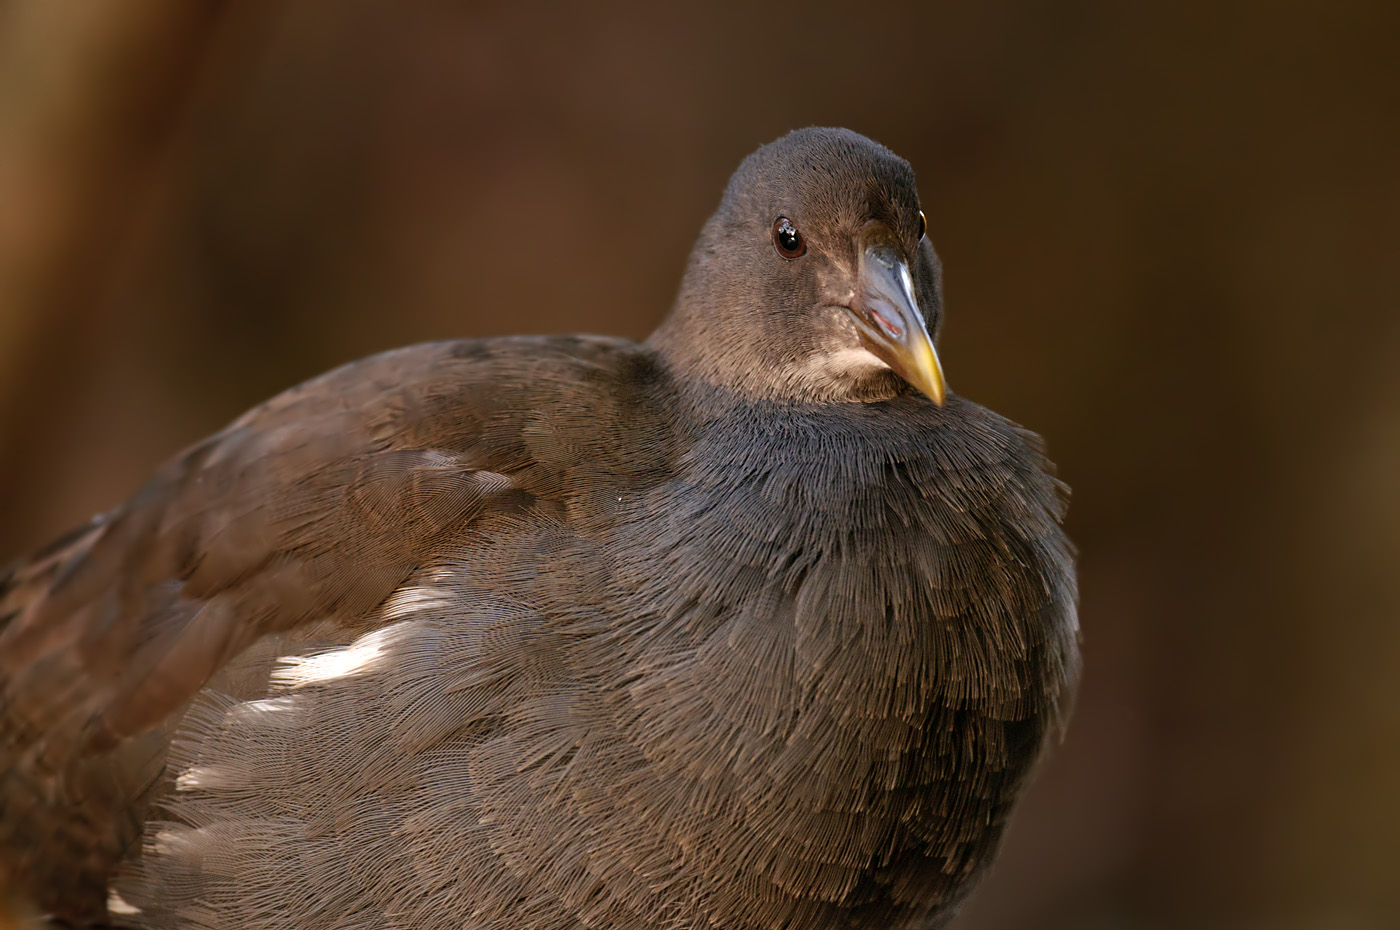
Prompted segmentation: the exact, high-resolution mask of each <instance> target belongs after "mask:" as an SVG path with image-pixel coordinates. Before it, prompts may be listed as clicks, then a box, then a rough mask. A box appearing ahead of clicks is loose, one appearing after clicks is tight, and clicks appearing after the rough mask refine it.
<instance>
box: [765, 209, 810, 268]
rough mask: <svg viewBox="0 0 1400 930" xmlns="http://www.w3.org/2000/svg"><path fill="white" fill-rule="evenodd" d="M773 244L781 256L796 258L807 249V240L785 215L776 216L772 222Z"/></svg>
mask: <svg viewBox="0 0 1400 930" xmlns="http://www.w3.org/2000/svg"><path fill="white" fill-rule="evenodd" d="M773 245H774V246H776V247H777V249H778V254H779V255H781V256H782V257H783V258H798V257H800V256H801V255H802V253H803V252H805V251H807V242H806V240H805V239H803V238H802V233H800V232H798V231H797V227H796V226H794V225H792V220H790V219H788V218H787V217H785V216H780V217H778V219H777V220H776V221H775V222H774V223H773Z"/></svg>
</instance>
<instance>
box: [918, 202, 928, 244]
mask: <svg viewBox="0 0 1400 930" xmlns="http://www.w3.org/2000/svg"><path fill="white" fill-rule="evenodd" d="M927 231H928V222H927V221H926V220H925V219H924V211H923V210H920V211H919V241H920V242H923V241H924V233H925V232H927Z"/></svg>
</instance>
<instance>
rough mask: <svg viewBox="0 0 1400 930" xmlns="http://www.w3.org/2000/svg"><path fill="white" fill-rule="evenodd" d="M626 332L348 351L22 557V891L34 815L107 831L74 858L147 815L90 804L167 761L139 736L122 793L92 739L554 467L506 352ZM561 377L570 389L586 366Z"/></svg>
mask: <svg viewBox="0 0 1400 930" xmlns="http://www.w3.org/2000/svg"><path fill="white" fill-rule="evenodd" d="M606 346H607V343H606V342H605V341H603V340H599V341H598V345H594V344H592V343H590V342H589V341H587V340H565V341H564V344H563V345H562V346H559V345H550V344H548V343H546V342H545V341H543V340H534V341H532V340H513V341H498V342H497V343H496V344H495V345H493V346H491V347H489V348H488V347H487V346H486V345H484V344H479V343H457V344H437V345H429V346H419V347H413V348H410V349H404V350H399V351H396V352H391V353H387V354H385V355H382V356H377V357H375V358H371V359H367V360H365V361H363V362H360V363H356V364H354V365H351V366H347V367H346V368H343V369H340V370H337V371H335V372H331V373H330V374H328V375H325V376H323V377H321V378H319V379H316V381H314V382H310V383H308V384H307V385H304V386H302V387H300V388H297V389H293V390H292V391H289V392H287V393H286V394H284V395H281V396H279V397H277V398H274V399H273V400H272V401H269V402H268V403H267V404H264V405H263V406H261V407H259V408H256V409H254V410H253V411H250V412H249V413H248V414H247V415H245V416H244V417H242V418H241V419H239V420H238V421H237V422H235V423H234V424H233V425H231V426H230V427H229V428H228V429H226V430H225V431H223V432H222V433H219V434H217V435H215V436H214V437H211V438H210V439H209V440H207V441H205V442H203V443H201V444H199V445H198V446H195V447H194V448H192V449H191V450H189V451H188V452H186V453H184V454H183V455H182V456H180V457H178V458H177V459H176V460H174V461H173V462H171V463H170V464H169V465H167V466H166V467H165V468H164V469H163V470H162V471H161V472H160V473H158V474H157V475H156V477H155V478H153V479H152V480H151V481H150V482H149V483H148V484H147V485H146V487H145V488H143V489H142V491H141V492H140V493H139V494H137V495H136V497H134V498H133V499H132V500H131V501H130V502H128V503H127V504H126V505H124V506H122V507H120V508H118V509H116V510H114V511H112V512H110V513H109V514H106V515H104V516H102V517H99V518H97V519H95V520H94V521H93V522H92V523H91V524H90V525H88V526H86V527H83V528H81V529H79V530H77V531H75V532H74V533H72V534H70V535H69V536H67V537H65V538H64V539H63V540H60V541H59V542H58V543H56V544H54V545H52V546H50V547H49V548H48V549H47V550H45V551H43V552H41V553H39V554H38V555H37V556H36V557H34V558H33V559H32V560H31V561H29V562H27V563H22V564H20V565H17V566H15V567H13V568H12V569H10V571H9V572H8V574H6V575H5V576H3V580H0V752H3V753H4V757H5V758H6V760H7V762H8V763H9V766H10V768H9V770H8V771H6V772H3V773H0V815H3V816H2V817H0V889H3V888H4V887H5V886H6V884H7V883H13V884H16V885H20V884H23V885H30V884H35V882H33V876H28V875H26V874H25V869H26V868H27V867H28V866H26V865H25V864H24V863H23V862H16V861H13V856H14V854H15V853H14V850H16V849H24V848H25V846H26V841H32V842H36V843H37V842H39V841H40V838H39V837H24V836H23V835H22V833H23V832H24V831H28V830H37V829H41V827H40V826H39V825H41V824H44V825H52V824H54V823H56V822H57V821H60V820H63V819H64V818H65V817H67V819H68V821H69V822H70V824H69V825H70V826H71V827H72V829H74V830H75V831H77V832H79V833H81V832H82V831H83V830H85V829H90V830H91V831H92V833H91V834H87V835H85V836H81V837H78V838H75V839H74V840H73V843H72V845H73V846H74V847H75V852H74V854H75V855H82V853H81V852H80V851H79V850H78V847H82V846H84V845H85V844H86V845H87V846H88V847H98V848H100V850H101V851H100V852H99V853H98V854H97V857H98V858H99V859H102V858H104V857H107V856H111V855H116V854H119V852H120V847H121V846H122V845H123V844H124V843H126V842H129V841H130V840H131V839H133V838H134V836H135V835H136V834H137V832H139V828H138V827H137V826H136V824H132V823H125V824H119V823H117V821H120V820H121V819H122V818H119V817H115V816H113V815H114V814H115V811H113V810H110V809H108V810H106V811H92V812H89V813H88V814H84V815H82V817H81V818H79V819H87V820H96V821H98V822H97V823H86V824H76V823H72V821H73V820H74V817H75V816H77V814H76V811H77V809H78V804H77V801H78V797H77V795H81V794H86V795H89V796H91V795H93V793H94V792H95V791H96V792H97V793H98V794H104V793H105V794H106V795H107V796H106V797H105V804H106V805H108V806H109V807H110V806H111V805H120V804H123V803H129V801H130V798H129V797H128V798H118V797H112V796H111V795H113V794H116V795H120V794H123V793H125V794H128V795H129V794H130V793H131V792H132V791H133V790H134V791H136V792H137V793H139V792H140V790H142V789H143V788H144V786H145V784H146V782H147V781H148V780H149V779H150V778H151V777H154V775H153V773H151V772H150V771H149V769H150V759H149V753H145V752H140V753H137V755H138V756H144V757H145V758H141V759H139V760H137V761H136V762H135V763H134V765H135V767H136V768H138V769H140V770H141V772H142V774H141V775H140V776H139V777H138V778H136V779H135V781H136V782H137V784H136V786H135V787H134V788H133V785H132V784H131V781H132V779H131V778H119V779H118V781H120V782H121V785H120V787H119V788H115V789H114V788H110V787H107V788H104V789H101V790H98V789H96V788H95V787H94V785H93V784H92V783H91V782H90V781H87V780H85V779H84V778H83V777H82V776H79V775H77V774H74V772H75V771H76V770H74V769H73V764H72V761H71V760H72V759H73V758H74V757H75V756H77V755H82V754H89V753H103V752H106V751H108V750H111V749H112V748H113V747H119V746H120V745H121V744H122V742H123V741H124V740H129V739H131V738H132V737H134V736H137V735H139V734H141V733H142V732H145V731H149V730H150V729H151V728H152V727H155V726H157V725H158V724H160V723H161V721H162V720H163V719H165V718H166V717H167V716H168V715H170V714H171V713H173V712H175V711H178V710H179V709H180V708H181V707H182V706H183V705H184V704H185V702H186V701H188V700H189V699H190V698H191V697H192V696H193V695H194V694H195V693H196V692H197V691H198V690H199V688H200V687H201V686H202V685H203V684H204V683H205V681H206V680H208V678H209V677H210V675H212V674H213V673H214V672H215V671H216V670H217V669H218V668H219V667H220V666H221V665H222V664H223V663H225V662H226V661H227V660H228V659H230V658H231V657H233V656H234V655H237V654H238V653H239V652H241V651H242V650H243V649H245V648H246V647H247V646H248V645H249V644H250V643H252V642H253V641H255V640H256V639H258V638H259V637H261V636H264V635H266V634H269V633H272V632H276V631H279V630H285V629H289V628H292V627H295V626H297V625H298V624H303V623H307V622H309V621H313V620H318V619H321V618H331V619H333V620H334V621H335V622H336V623H338V624H341V625H345V626H354V625H356V624H359V623H362V622H364V621H365V619H366V618H367V617H368V616H369V615H370V613H371V612H372V611H373V610H374V609H375V608H376V607H377V606H378V605H380V604H381V603H383V602H384V600H385V599H386V598H387V597H389V595H390V594H392V593H393V591H394V590H395V588H397V587H398V586H399V585H400V584H401V583H402V582H403V581H404V580H405V579H406V578H407V577H408V576H409V575H410V574H411V573H412V572H413V571H414V569H415V568H417V566H418V565H419V564H420V563H421V562H423V561H424V560H425V559H428V558H431V557H432V555H433V553H434V552H435V551H437V550H438V548H439V547H440V546H441V545H442V544H444V542H447V541H451V540H456V539H460V538H461V536H462V534H463V532H464V530H465V528H466V527H467V526H468V525H469V524H470V523H471V521H472V520H473V519H474V518H475V517H476V516H477V515H479V514H480V513H481V512H482V510H483V508H485V507H486V506H487V505H488V504H489V503H490V502H491V501H492V500H494V499H498V498H499V497H500V496H501V495H502V494H503V493H504V492H506V491H508V489H510V488H511V486H512V479H511V478H510V477H509V476H508V475H507V474H502V471H509V470H511V469H525V468H528V467H529V466H530V465H531V464H532V463H531V462H530V460H529V457H528V455H527V453H526V451H525V448H524V445H525V444H524V443H523V442H522V441H521V440H520V439H519V432H520V430H521V425H520V424H519V423H515V422H512V420H511V419H510V418H509V417H507V416H504V415H502V414H501V413H500V412H499V411H493V408H496V407H498V405H499V402H498V401H497V400H496V398H494V397H493V381H494V379H493V375H494V374H496V371H495V369H497V368H498V367H500V366H501V365H504V366H506V367H510V368H515V369H517V370H518V369H519V368H521V367H527V368H528V367H531V366H533V367H535V368H537V369H549V368H550V367H551V366H554V367H559V366H560V363H561V361H562V362H565V364H564V365H563V366H562V367H564V368H567V367H568V364H567V363H568V362H569V361H577V359H576V357H575V356H573V355H571V354H570V353H571V351H572V350H581V351H580V352H579V354H584V355H586V354H587V352H588V350H589V349H593V350H594V351H595V352H596V351H597V350H598V349H599V348H602V349H606ZM604 354H606V352H604ZM522 356H523V357H522ZM548 374H549V375H550V376H552V381H553V383H554V384H555V385H557V384H558V383H559V382H560V381H562V380H567V379H568V377H569V372H568V371H563V372H560V371H554V370H550V371H549V372H548ZM545 383H550V379H548V378H546V379H545ZM515 390H516V391H517V393H518V392H519V390H520V388H519V387H518V386H517V388H516V389H515ZM524 409H527V410H528V409H530V406H524ZM120 755H121V754H120V753H119V754H118V756H120ZM125 763H126V760H124V759H121V758H118V759H117V764H118V765H121V764H125ZM65 767H67V768H65ZM107 768H111V766H110V765H109V766H107ZM65 771H68V772H69V774H67V775H60V774H59V773H61V772H65ZM102 779H103V780H104V781H106V780H110V779H108V777H107V776H105V775H104V776H102ZM99 806H101V805H99ZM45 809H47V810H48V814H47V815H44V814H43V811H44V810H45ZM63 811H67V812H68V813H67V814H64V813H62V812H63ZM104 814H105V815H106V817H107V819H108V820H109V821H111V822H110V823H102V822H101V821H102V820H103V817H104ZM42 828H43V829H47V828H48V827H47V826H46V827H42ZM7 834H8V835H7ZM98 835H105V836H106V837H107V838H106V841H105V842H103V841H98ZM52 852H53V851H52V849H50V850H48V851H46V853H45V854H46V855H49V856H52ZM7 856H9V857H10V858H9V859H7V858H6V857H7ZM71 862H72V861H71V860H70V868H71ZM107 864H108V865H110V862H108V863H107ZM31 865H32V863H31ZM76 871H78V872H84V871H89V872H92V873H94V874H95V873H98V872H100V865H99V864H94V865H93V867H92V869H90V870H82V869H79V870H76ZM79 877H80V876H79V875H76V874H74V875H66V876H63V878H64V879H65V880H66V881H68V882H72V881H76V880H77V879H78V878H79ZM88 877H91V876H88ZM52 879H53V876H50V880H51V881H52Z"/></svg>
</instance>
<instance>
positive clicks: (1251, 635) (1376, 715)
mask: <svg viewBox="0 0 1400 930" xmlns="http://www.w3.org/2000/svg"><path fill="white" fill-rule="evenodd" d="M527 7H528V9H529V11H528V12H527ZM1397 37H1400V5H1396V4H1394V3H1388V2H1374V3H1347V2H1332V3H1321V2H1319V3H1313V4H1307V3H1287V2H1280V3H1264V2H1258V3H1246V2H1238V0H1237V2H1222V3H1207V2H1192V3H1185V4H1122V3H1117V2H1112V0H1069V2H1062V0H1055V2H1049V0H1047V2H1027V3H1009V2H986V0H961V2H941V3H933V4H927V5H919V6H913V5H909V6H901V5H898V4H894V3H884V4H871V3H865V4H849V3H846V4H839V5H836V4H833V5H830V6H829V8H828V7H827V6H825V5H822V4H815V5H814V4H811V3H801V4H799V3H788V4H764V5H763V8H762V11H761V12H759V11H758V10H756V9H751V8H748V7H747V6H736V7H733V8H731V9H727V10H722V9H720V8H718V7H714V6H712V5H710V4H690V5H688V8H686V9H681V8H680V7H678V6H674V7H673V6H671V5H657V4H643V3H637V4H632V5H593V4H588V5H585V4H579V5H574V6H565V5H562V4H561V5H559V6H558V7H556V8H553V9H548V10H546V9H543V8H538V7H536V6H535V5H526V4H515V5H512V6H507V5H505V4H501V5H486V4H477V3H466V2H456V3H452V2H444V0H431V2H417V3H403V2H399V3H394V2H389V0H374V2H371V0H319V2H311V0H305V2H300V3H295V4H291V3H276V2H269V0H240V2H238V3H233V2H228V3H216V2H203V3H191V2H190V0H123V2H121V3H103V2H97V0H8V2H4V3H0V561H4V560H6V559H7V558H8V557H9V556H10V555H18V554H19V553H20V552H22V551H23V550H25V549H27V548H31V547H33V546H35V545H37V544H39V543H41V542H43V541H44V540H45V539H47V538H48V537H50V536H51V535H53V534H55V533H58V532H59V531H61V530H63V529H64V528H66V527H67V526H69V525H70V524H73V523H75V522H78V521H81V520H84V519H86V518H87V517H89V516H90V515H92V514H93V513H95V512H97V511H99V510H102V509H105V508H106V507H108V506H110V505H111V504H113V503H115V502H116V501H117V500H119V499H121V498H122V497H124V496H126V495H127V494H129V493H131V492H132V491H133V490H134V489H135V488H136V487H137V486H138V485H139V484H140V482H141V481H142V480H143V478H144V476H145V475H146V474H147V473H148V472H149V471H151V470H152V469H153V468H154V466H156V465H157V464H158V463H159V462H160V461H161V460H162V459H164V458H165V457H166V456H168V455H170V454H171V453H173V452H175V451H176V450H177V449H179V448H180V447H181V446H183V445H185V444H187V443H189V442H192V441H194V440H195V439H197V438H199V437H201V436H202V435H204V434H206V433H208V432H210V431H212V430H214V429H216V428H218V427H219V426H221V425H222V424H223V423H224V422H226V421H227V420H229V419H230V418H232V417H233V416H235V415H236V414H237V413H239V412H240V411H242V410H243V409H244V408H246V407H248V406H250V405H251V404H253V403H255V402H257V401H259V400H261V399H262V398H264V397H266V396H268V395H270V394H272V393H274V392H276V391H278V390H280V389H282V388H284V387H287V386H289V385H291V384H293V383H295V382H297V381H299V380H301V379H303V378H306V377H308V376H311V375H313V374H316V373H317V372H319V371H321V370H323V369H325V368H328V367H330V366H332V365H335V364H338V363H340V362H343V361H347V360H349V359H353V358H355V357H358V356H361V355H365V354H367V353H370V352H374V351H376V350H379V349H385V348H389V347H392V346H395V345H400V344H405V343H409V342H414V341H419V340H425V339H435V338H443V337H453V336H480V335H491V334H501V333H512V332H560V331H564V332H567V331H580V330H582V331H595V332H608V333H617V334H623V335H628V336H633V337H642V336H644V335H645V334H646V333H647V332H648V331H649V330H650V329H651V327H652V326H653V325H654V324H655V323H656V322H657V321H658V320H659V319H660V317H661V316H662V314H663V313H664V312H665V311H666V309H667V307H668V304H669V302H670V299H671V297H672V294H673V289H674V288H675V286H676V283H677V280H678V276H679V273H680V270H681V268H682V265H683V263H684V261H685V258H686V253H687V250H688V248H689V245H690V243H691V241H692V239H693V237H694V235H695V233H696V231H697V230H698V229H699V227H700V225H701V223H702V222H703V220H704V218H705V217H706V216H707V215H708V213H709V211H710V210H711V209H712V207H713V206H714V204H715V203H716V202H717V199H718V196H719V193H720V191H721V189H722V187H723V185H724V183H725V180H726V178H727V176H728V174H729V172H730V171H731V170H732V169H733V168H734V167H735V165H736V164H737V163H738V161H739V159H740V158H741V157H742V156H743V155H745V154H746V153H748V152H749V151H751V150H752V149H754V148H755V147H757V146H758V145H759V144H761V143H763V142H766V141H768V140H770V139H772V138H774V137H776V136H778V135H780V134H782V133H783V132H785V131H786V130H788V129H790V128H793V127H797V126H803V125H808V124H813V123H816V124H834V125H845V126H849V127H851V128H854V129H857V130H859V131H861V132H864V133H866V134H867V135H870V136H872V137H874V138H876V139H878V140H880V141H882V142H884V143H885V144H887V145H889V146H890V147H892V148H893V149H895V150H896V151H897V152H899V153H901V154H903V155H904V156H905V157H907V158H908V159H909V160H910V161H911V162H912V163H913V165H914V167H915V169H916V171H917V172H918V174H919V179H920V184H921V189H922V194H923V199H924V205H925V208H926V211H927V213H928V217H929V225H930V231H931V234H932V235H933V237H934V241H935V243H936V245H937V247H938V248H939V250H940V252H941V253H942V255H943V258H944V262H945V266H946V281H947V289H948V296H947V302H948V314H947V319H948V322H947V325H946V327H945V331H944V336H943V340H942V354H943V358H944V361H945V364H946V366H947V368H948V371H949V375H950V378H951V381H952V383H953V385H954V386H955V387H956V388H957V389H958V390H959V391H960V392H961V393H964V394H966V395H969V396H971V397H973V398H975V399H977V400H978V401H981V402H983V403H985V404H988V405H990V406H992V407H994V408H996V409H997V410H999V411H1002V412H1004V413H1006V414H1008V415H1010V416H1012V417H1013V418H1015V419H1017V420H1019V421H1021V422H1023V423H1026V424H1027V425H1029V426H1031V427H1033V428H1034V429H1036V430H1038V431H1040V432H1042V433H1044V434H1046V435H1047V436H1048V437H1049V440H1050V445H1051V451H1052V454H1053V455H1054V457H1055V458H1056V459H1057V460H1058V461H1059V463H1060V466H1061V472H1062V474H1063V475H1064V477H1065V478H1066V479H1067V480H1068V481H1069V482H1070V483H1071V484H1072V485H1073V486H1074V489H1075V498H1074V506H1073V509H1072V517H1071V523H1072V530H1073V533H1074V536H1075V538H1076V540H1077V541H1078V543H1079V545H1080V548H1081V552H1082V563H1081V569H1082V584H1083V605H1082V618H1083V626H1084V631H1085V650H1086V659H1087V666H1086V668H1087V672H1086V678H1085V681H1084V688H1083V692H1082V696H1081V700H1080V705H1079V710H1078V714H1077V717H1076V719H1075V721H1074V724H1073V726H1072V728H1071V731H1070V734H1069V737H1068V740H1067V742H1066V743H1065V745H1064V746H1063V747H1062V748H1061V750H1060V751H1059V752H1058V753H1057V754H1056V756H1055V757H1054V759H1053V761H1052V762H1051V763H1050V764H1049V765H1048V766H1047V768H1046V769H1045V770H1044V772H1043V774H1042V777H1041V778H1040V780H1039V782H1038V783H1037V785H1036V786H1035V788H1034V790H1033V791H1032V792H1031V795H1030V798H1029V800H1028V802H1027V804H1026V805H1025V806H1024V807H1023V808H1022V810H1021V812H1020V814H1019V816H1018V818H1017V820H1016V822H1015V823H1014V825H1013V829H1012V830H1011V834H1010V836H1009V839H1008V842H1007V845H1006V849H1005V853H1004V855H1003V856H1002V858H1001V860H1000V861H999V863H998V865H997V866H996V868H995V870H994V872H993V874H992V875H991V877H990V879H989V880H988V881H987V882H986V883H985V885H984V886H983V887H982V888H981V889H980V890H979V892H978V893H977V895H976V897H975V899H974V901H973V903H972V904H971V905H970V906H969V907H968V909H967V911H966V913H965V914H964V916H963V917H962V918H961V919H960V921H959V923H958V927H959V930H1010V928H1026V927H1037V928H1093V930H1099V928H1103V930H1109V928H1114V930H1116V928H1215V927H1219V928H1226V927H1230V928H1235V927H1241V928H1344V930H1345V928H1386V927H1397V926H1400V877H1398V876H1400V583H1398V582H1397V577H1400V313H1397V299H1400V272H1397V266H1398V265H1400V222H1397V218H1400V52H1397Z"/></svg>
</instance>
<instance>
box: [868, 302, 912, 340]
mask: <svg viewBox="0 0 1400 930" xmlns="http://www.w3.org/2000/svg"><path fill="white" fill-rule="evenodd" d="M870 316H871V318H872V319H874V320H875V322H876V323H877V324H879V326H880V328H881V329H883V330H884V331H885V332H886V333H887V334H888V335H889V336H890V338H892V339H898V338H899V337H900V336H902V335H904V330H902V329H900V327H899V324H898V323H892V322H891V321H889V320H887V319H885V317H884V314H882V313H880V311H879V310H876V309H874V308H872V309H871V311H870Z"/></svg>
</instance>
